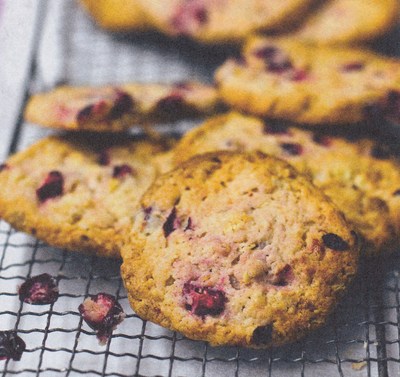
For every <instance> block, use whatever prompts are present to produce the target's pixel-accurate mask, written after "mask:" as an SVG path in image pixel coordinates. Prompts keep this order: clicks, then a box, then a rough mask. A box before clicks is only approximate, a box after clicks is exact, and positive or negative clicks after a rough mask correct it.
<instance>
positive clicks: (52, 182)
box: [36, 170, 64, 202]
mask: <svg viewBox="0 0 400 377" xmlns="http://www.w3.org/2000/svg"><path fill="white" fill-rule="evenodd" d="M63 190H64V177H63V175H62V174H61V173H60V172H59V171H57V170H53V171H51V172H50V173H49V174H48V175H47V177H46V179H45V180H44V182H43V183H42V185H41V186H40V187H39V188H38V189H37V190H36V196H37V198H38V199H39V201H40V202H45V201H46V200H47V199H51V198H56V197H57V196H60V195H62V194H63Z"/></svg>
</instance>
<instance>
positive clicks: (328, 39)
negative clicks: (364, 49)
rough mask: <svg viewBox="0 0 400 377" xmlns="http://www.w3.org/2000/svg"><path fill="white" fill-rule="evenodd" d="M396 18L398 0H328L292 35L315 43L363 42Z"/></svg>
mask: <svg viewBox="0 0 400 377" xmlns="http://www.w3.org/2000/svg"><path fill="white" fill-rule="evenodd" d="M398 19H399V2H398V0H329V1H325V2H323V5H322V6H321V7H320V8H319V9H316V10H315V12H313V14H312V15H311V16H310V17H309V18H307V19H306V21H305V22H304V23H303V24H302V26H301V27H300V28H299V29H298V30H297V31H296V32H295V33H294V35H293V36H294V37H297V38H299V39H302V40H305V41H309V42H314V43H318V44H319V43H321V44H336V43H355V42H366V41H370V40H373V39H376V38H377V37H380V36H382V35H384V34H385V33H387V32H388V31H389V30H390V29H392V28H393V26H395V25H396V23H397V22H398Z"/></svg>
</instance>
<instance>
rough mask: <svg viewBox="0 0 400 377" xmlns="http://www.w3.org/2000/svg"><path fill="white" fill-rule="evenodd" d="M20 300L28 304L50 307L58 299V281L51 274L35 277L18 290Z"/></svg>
mask: <svg viewBox="0 0 400 377" xmlns="http://www.w3.org/2000/svg"><path fill="white" fill-rule="evenodd" d="M18 294H19V299H20V300H21V301H23V302H26V303H27V304H32V305H48V304H53V303H54V302H56V301H57V299H58V284H57V280H56V279H55V278H54V277H52V276H51V275H49V274H41V275H37V276H33V277H31V278H29V279H28V280H26V281H25V282H24V283H23V284H22V285H21V286H20V288H19V289H18Z"/></svg>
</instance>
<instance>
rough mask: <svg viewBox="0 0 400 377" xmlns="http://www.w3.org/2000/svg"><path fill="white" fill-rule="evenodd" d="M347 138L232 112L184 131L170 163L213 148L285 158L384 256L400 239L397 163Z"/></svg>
mask: <svg viewBox="0 0 400 377" xmlns="http://www.w3.org/2000/svg"><path fill="white" fill-rule="evenodd" d="M357 131H359V130H354V131H353V132H354V133H357ZM346 136H347V138H346ZM351 136H353V137H354V135H350V134H348V133H345V134H344V135H343V134H340V133H339V132H338V133H337V134H336V135H335V134H333V133H332V132H330V133H327V132H325V133H324V132H321V131H319V132H311V131H307V130H302V129H299V128H294V127H282V126H281V127H279V126H277V125H274V124H272V123H270V122H263V121H261V120H260V119H257V118H254V117H249V116H243V115H240V114H238V113H230V114H227V115H221V116H217V117H214V118H211V119H210V120H209V121H207V122H205V123H204V124H203V125H201V126H200V127H197V128H195V129H193V130H191V131H190V132H188V133H187V134H186V135H185V136H184V137H183V138H182V140H181V141H180V142H179V143H178V145H177V146H176V147H175V149H174V151H173V153H174V156H173V158H172V163H173V165H176V166H179V165H180V164H181V163H182V162H183V161H185V160H187V159H189V158H191V157H192V156H194V155H196V154H201V153H206V152H212V151H216V150H232V151H251V150H260V151H262V152H264V153H267V154H269V155H272V156H276V157H279V158H281V159H284V160H286V161H288V162H289V163H290V164H291V165H293V166H294V167H295V168H296V169H297V170H298V171H299V172H301V173H304V174H305V175H307V176H308V177H309V178H310V179H311V180H312V181H313V183H314V184H315V185H316V186H318V187H320V188H321V189H322V190H323V191H324V192H325V194H326V195H327V196H328V197H329V198H330V199H331V200H332V201H333V202H334V203H335V204H336V205H337V206H338V208H339V209H340V210H341V211H342V212H343V213H344V214H345V216H346V218H347V220H348V221H349V222H350V224H351V225H352V226H353V227H354V229H355V230H356V231H357V233H358V234H359V235H360V236H362V237H363V238H364V240H365V242H364V243H365V245H364V247H365V252H366V253H367V254H368V255H369V256H377V255H382V254H387V253H389V252H391V251H394V250H395V248H396V247H397V246H398V242H399V236H400V215H399V214H400V190H399V189H400V164H399V161H398V160H397V159H396V158H394V157H393V156H391V155H390V153H389V151H388V150H387V149H386V148H384V147H381V146H380V145H379V144H377V143H376V142H373V141H372V140H370V139H367V138H362V137H360V138H358V139H356V140H354V139H353V140H351V139H350V137H351Z"/></svg>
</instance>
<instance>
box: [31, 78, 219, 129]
mask: <svg viewBox="0 0 400 377" xmlns="http://www.w3.org/2000/svg"><path fill="white" fill-rule="evenodd" d="M218 105H219V100H218V98H217V93H216V90H215V89H214V88H213V87H212V86H208V85H204V84H201V83H198V82H181V83H176V84H138V83H137V84H123V85H118V86H103V87H71V86H62V87H59V88H56V89H54V90H52V91H50V92H47V93H40V94H36V95H33V96H32V98H31V99H30V100H29V102H28V105H27V108H26V111H25V119H26V120H27V121H28V122H32V123H37V124H39V125H42V126H46V127H51V128H61V129H66V130H86V131H96V132H120V131H124V130H126V129H128V128H130V127H132V126H134V125H137V124H138V123H139V124H140V123H147V122H168V121H171V120H177V119H181V118H185V117H193V116H198V115H201V114H207V113H212V112H214V111H216V109H217V108H218Z"/></svg>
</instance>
